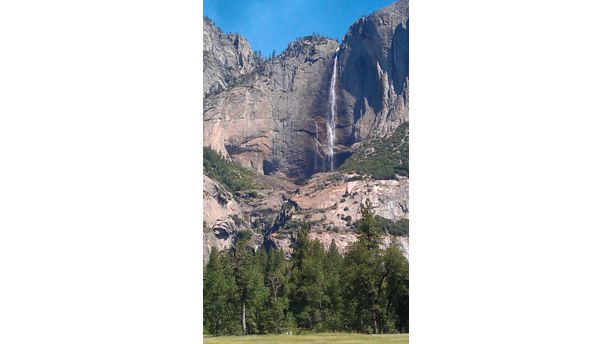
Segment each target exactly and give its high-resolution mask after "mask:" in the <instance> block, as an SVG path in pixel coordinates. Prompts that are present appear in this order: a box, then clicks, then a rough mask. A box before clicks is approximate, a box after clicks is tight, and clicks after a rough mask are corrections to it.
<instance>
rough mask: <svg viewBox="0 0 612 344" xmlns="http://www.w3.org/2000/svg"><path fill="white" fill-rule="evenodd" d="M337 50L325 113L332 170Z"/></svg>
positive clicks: (331, 167) (334, 137) (334, 140)
mask: <svg viewBox="0 0 612 344" xmlns="http://www.w3.org/2000/svg"><path fill="white" fill-rule="evenodd" d="M338 50H340V48H338V49H336V54H335V55H334V72H333V74H332V78H331V81H330V84H329V107H330V111H329V113H328V114H327V158H328V159H329V169H330V171H333V170H334V145H335V144H336V73H337V71H338Z"/></svg>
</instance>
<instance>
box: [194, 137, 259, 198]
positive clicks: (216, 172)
mask: <svg viewBox="0 0 612 344" xmlns="http://www.w3.org/2000/svg"><path fill="white" fill-rule="evenodd" d="M203 150H204V174H206V175H207V176H209V177H210V178H212V179H214V180H216V181H218V182H220V183H221V184H223V185H224V186H225V187H226V188H227V189H228V190H230V191H231V192H236V191H242V190H248V189H258V188H259V187H260V186H259V185H258V184H257V183H256V182H255V179H254V175H255V174H254V172H252V171H249V170H247V169H246V168H244V167H242V166H240V165H238V164H236V163H234V162H232V161H231V160H229V159H226V158H224V157H223V156H222V155H221V154H219V153H217V152H215V151H214V150H212V149H211V148H210V147H204V149H203Z"/></svg>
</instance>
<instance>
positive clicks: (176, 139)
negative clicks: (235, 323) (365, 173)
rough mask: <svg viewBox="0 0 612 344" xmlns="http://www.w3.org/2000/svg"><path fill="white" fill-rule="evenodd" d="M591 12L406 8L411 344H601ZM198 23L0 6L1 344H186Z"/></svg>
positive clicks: (580, 7)
mask: <svg viewBox="0 0 612 344" xmlns="http://www.w3.org/2000/svg"><path fill="white" fill-rule="evenodd" d="M279 1H281V0H279ZM609 13H610V9H609V8H607V2H604V1H594V0H593V1H588V0H587V1H581V2H579V3H574V2H572V3H570V2H568V1H544V0H530V1H526V0H519V1H512V2H510V1H490V0H486V1H485V0H483V1H475V0H465V1H450V0H449V1H440V0H429V1H413V2H412V3H411V9H410V14H411V19H410V40H411V41H410V44H411V46H410V49H411V53H410V63H411V65H410V74H411V75H410V78H411V80H410V111H411V112H410V121H411V123H410V125H411V134H410V135H411V137H410V141H411V156H410V159H411V162H410V164H411V171H410V172H411V186H410V188H411V199H410V206H411V215H410V216H411V229H410V233H411V257H410V259H411V261H410V271H411V276H410V277H411V285H410V287H411V302H410V307H411V309H410V314H411V342H412V343H417V344H421V343H435V344H440V343H487V344H490V343H513V344H515V343H610V342H612V332H611V331H610V324H611V323H612V322H611V320H612V296H611V294H612V283H611V281H610V275H611V269H610V265H611V264H612V253H611V252H612V250H611V247H612V242H611V240H610V239H611V238H610V233H611V229H612V226H611V225H612V220H611V215H610V214H611V209H612V204H611V203H612V199H611V197H612V196H611V195H612V185H611V184H612V183H611V182H610V178H611V176H612V168H611V165H610V160H611V158H610V156H611V154H610V150H611V147H612V142H611V141H612V138H611V135H610V127H611V126H612V123H611V121H610V118H611V115H612V106H611V104H610V99H611V97H610V95H611V94H612V67H610V66H611V65H612V63H611V62H610V61H612V53H611V51H610V46H611V45H610V39H609V33H610V32H612V27H611V26H612V23H611V22H610V21H609ZM201 28H202V3H201V1H138V0H122V1H113V0H110V1H104V2H99V1H98V2H91V1H67V0H58V1H52V2H50V1H27V2H26V1H3V2H2V3H1V4H0V279H1V280H0V342H2V343H79V344H81V343H147V344H150V343H201V340H202V336H201V334H202V333H201V320H202V318H201V316H202V315H201V295H202V294H201V277H202V273H201V271H202V260H201V254H202V253H201V251H202V241H201V240H202V237H201V235H202V232H201V228H202V227H201V225H202V222H201V219H202V218H201V210H202V203H201V202H202V198H201V197H202V196H201V183H202V177H201V171H202V170H201V168H202V167H201V156H202V155H201V142H202V137H201V135H202V130H201V125H202V123H201V111H202V110H201V107H202V79H201V78H202V74H201V72H202V64H201V63H202V62H201V61H202V49H201V48H202V46H201V44H202V43H201V42H202V40H201Z"/></svg>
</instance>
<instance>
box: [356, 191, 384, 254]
mask: <svg viewBox="0 0 612 344" xmlns="http://www.w3.org/2000/svg"><path fill="white" fill-rule="evenodd" d="M359 207H360V212H361V220H360V221H359V226H358V227H357V233H359V240H360V241H362V242H365V243H366V245H367V247H368V249H369V250H372V249H378V245H379V244H380V236H381V233H382V231H381V229H380V226H379V224H378V221H376V216H374V213H373V212H372V203H371V202H370V200H369V199H366V201H365V204H361V205H360V206H359Z"/></svg>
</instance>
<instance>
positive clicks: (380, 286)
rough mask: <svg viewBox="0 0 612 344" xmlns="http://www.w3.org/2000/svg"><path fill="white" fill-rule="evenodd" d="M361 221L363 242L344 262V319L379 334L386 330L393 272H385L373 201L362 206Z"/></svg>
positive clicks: (359, 240)
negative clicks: (387, 283)
mask: <svg viewBox="0 0 612 344" xmlns="http://www.w3.org/2000/svg"><path fill="white" fill-rule="evenodd" d="M361 217H362V218H361V220H360V224H359V226H358V228H357V231H358V233H359V239H358V241H357V242H356V243H354V244H352V245H351V246H350V247H349V249H348V252H347V254H346V257H345V258H344V261H345V264H344V268H343V277H344V287H343V288H342V289H343V296H344V317H345V321H346V322H347V324H348V326H349V327H350V328H352V329H355V330H358V331H362V332H373V333H376V334H378V333H381V332H383V331H384V329H385V328H386V326H385V325H386V320H387V319H386V317H385V303H384V295H385V294H384V293H385V289H384V286H385V279H386V278H387V275H388V273H389V272H388V271H385V269H384V265H383V259H382V252H381V250H380V248H379V244H380V235H381V234H380V227H379V226H378V224H377V221H376V218H375V217H374V214H373V212H372V204H371V203H370V201H369V200H367V201H366V203H365V205H362V206H361Z"/></svg>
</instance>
